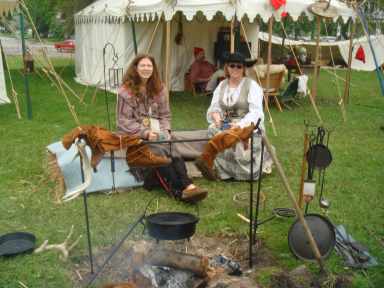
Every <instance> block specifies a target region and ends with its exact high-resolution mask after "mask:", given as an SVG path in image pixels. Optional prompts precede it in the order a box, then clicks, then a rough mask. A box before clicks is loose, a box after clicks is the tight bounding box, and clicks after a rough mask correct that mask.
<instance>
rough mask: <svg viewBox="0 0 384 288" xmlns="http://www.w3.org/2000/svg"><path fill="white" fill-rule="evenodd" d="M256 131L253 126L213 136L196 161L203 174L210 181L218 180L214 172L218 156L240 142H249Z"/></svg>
mask: <svg viewBox="0 0 384 288" xmlns="http://www.w3.org/2000/svg"><path fill="white" fill-rule="evenodd" d="M254 129H255V125H253V124H251V125H249V126H247V127H245V128H233V129H229V130H224V131H223V132H220V133H218V134H216V135H215V136H213V137H212V139H211V140H209V142H208V143H207V144H206V145H205V147H204V151H203V153H202V154H201V156H200V157H199V158H197V159H196V161H195V164H196V166H197V168H198V169H199V170H200V172H201V174H203V176H204V177H205V178H207V179H209V180H217V175H216V172H215V171H214V170H213V162H214V160H215V158H216V156H217V154H218V153H220V152H222V151H224V150H225V149H228V148H230V147H232V146H234V145H235V144H236V143H237V142H239V141H246V140H248V139H249V137H251V135H252V132H253V130H254Z"/></svg>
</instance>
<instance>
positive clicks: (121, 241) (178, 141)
mask: <svg viewBox="0 0 384 288" xmlns="http://www.w3.org/2000/svg"><path fill="white" fill-rule="evenodd" d="M209 140H210V138H199V139H197V138H196V139H184V140H163V141H143V143H145V144H169V147H170V149H172V144H173V143H183V142H207V141H209ZM111 163H113V162H111ZM80 170H81V178H82V182H83V183H84V171H83V162H82V159H81V157H80ZM87 198H88V196H87V193H86V191H84V192H83V199H84V201H83V204H84V214H85V224H86V229H87V242H88V253H89V261H90V267H91V274H92V276H91V278H90V279H89V280H88V282H87V284H86V286H85V287H89V286H90V285H91V284H92V283H93V282H94V281H95V280H96V278H97V277H98V276H99V275H100V273H101V272H102V271H103V269H104V268H105V266H106V265H107V264H108V262H109V261H110V260H111V259H112V257H113V256H114V255H115V254H116V252H117V251H118V250H119V249H120V247H121V246H122V244H123V243H124V241H125V240H126V239H127V238H128V237H129V235H130V234H131V233H132V232H133V230H134V229H135V228H136V227H137V225H138V224H143V225H144V227H145V224H144V221H143V220H144V218H145V214H146V211H147V209H148V207H149V205H150V203H151V202H152V201H153V200H154V199H155V197H154V198H152V199H151V200H150V201H149V203H148V204H147V206H146V208H145V211H144V213H143V214H142V215H141V216H140V217H139V218H138V219H137V220H136V221H135V222H134V223H133V224H131V225H130V226H129V229H128V231H127V233H126V234H125V235H124V236H123V237H122V238H121V239H120V240H119V242H118V243H117V244H116V245H114V246H113V248H112V250H111V252H110V253H109V255H108V257H107V258H106V259H105V261H104V262H103V263H102V264H101V265H100V268H99V269H98V270H97V272H96V273H94V269H93V254H92V242H91V227H90V222H89V213H88V201H87ZM197 207H198V205H197Z"/></svg>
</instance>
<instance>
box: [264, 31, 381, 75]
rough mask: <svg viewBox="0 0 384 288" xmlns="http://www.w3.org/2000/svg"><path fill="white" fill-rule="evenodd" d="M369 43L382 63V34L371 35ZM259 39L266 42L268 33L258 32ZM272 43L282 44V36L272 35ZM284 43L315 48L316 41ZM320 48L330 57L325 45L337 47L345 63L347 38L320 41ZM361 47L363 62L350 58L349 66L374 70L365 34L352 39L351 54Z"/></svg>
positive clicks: (363, 69) (355, 68) (287, 41)
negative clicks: (363, 54) (363, 53)
mask: <svg viewBox="0 0 384 288" xmlns="http://www.w3.org/2000/svg"><path fill="white" fill-rule="evenodd" d="M370 37H371V38H370V39H371V43H372V46H373V49H374V50H375V55H376V59H377V62H378V64H379V65H382V64H383V63H384V35H383V34H380V35H371V36H370ZM259 39H260V40H262V41H265V42H268V33H265V32H259ZM272 43H273V44H275V45H282V43H283V38H281V37H279V36H275V35H273V36H272ZM284 45H285V46H288V45H291V46H308V47H310V48H312V50H314V49H315V46H316V42H315V41H304V40H292V39H285V40H284ZM319 45H320V46H321V47H322V49H321V53H322V56H323V57H325V58H327V59H331V58H330V57H331V56H330V55H329V54H330V52H329V49H328V48H327V47H331V48H332V51H333V53H335V52H334V50H333V48H337V50H338V51H337V52H338V53H339V55H341V57H342V58H343V60H344V62H345V63H348V56H349V55H348V52H349V40H343V41H322V42H320V44H319ZM360 46H361V47H363V49H364V51H365V63H364V62H362V61H360V60H357V59H355V58H354V57H353V58H352V63H351V68H352V69H354V70H362V71H374V70H375V69H376V65H375V62H374V60H373V55H372V52H371V50H370V48H369V44H368V39H367V37H366V36H364V37H360V38H356V39H353V45H352V48H353V49H352V55H353V56H354V55H355V54H356V51H357V49H358V48H359V47H360ZM334 56H335V55H334Z"/></svg>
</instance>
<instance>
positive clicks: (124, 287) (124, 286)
mask: <svg viewBox="0 0 384 288" xmlns="http://www.w3.org/2000/svg"><path fill="white" fill-rule="evenodd" d="M103 288H137V286H136V285H135V284H133V283H131V282H128V283H119V284H108V285H105V286H104V287H103Z"/></svg>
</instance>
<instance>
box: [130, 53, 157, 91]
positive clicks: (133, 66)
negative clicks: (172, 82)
mask: <svg viewBox="0 0 384 288" xmlns="http://www.w3.org/2000/svg"><path fill="white" fill-rule="evenodd" d="M145 58H147V59H149V60H150V61H151V62H152V66H153V72H152V75H151V77H149V79H148V81H147V83H146V85H145V86H146V87H145V88H146V90H147V95H148V96H149V97H150V98H153V97H154V96H155V95H158V94H159V93H160V92H161V90H162V88H163V85H162V83H161V81H160V76H159V71H158V69H157V65H156V62H155V59H154V58H153V57H152V56H151V55H148V54H140V55H137V56H136V57H135V59H133V60H132V62H131V63H130V64H129V66H128V69H127V72H125V74H124V76H123V85H125V86H126V87H127V88H128V89H130V90H131V91H132V93H133V94H134V95H135V96H136V97H140V85H141V83H142V80H141V77H140V75H139V73H137V65H138V64H139V62H140V61H141V60H142V59H145Z"/></svg>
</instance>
